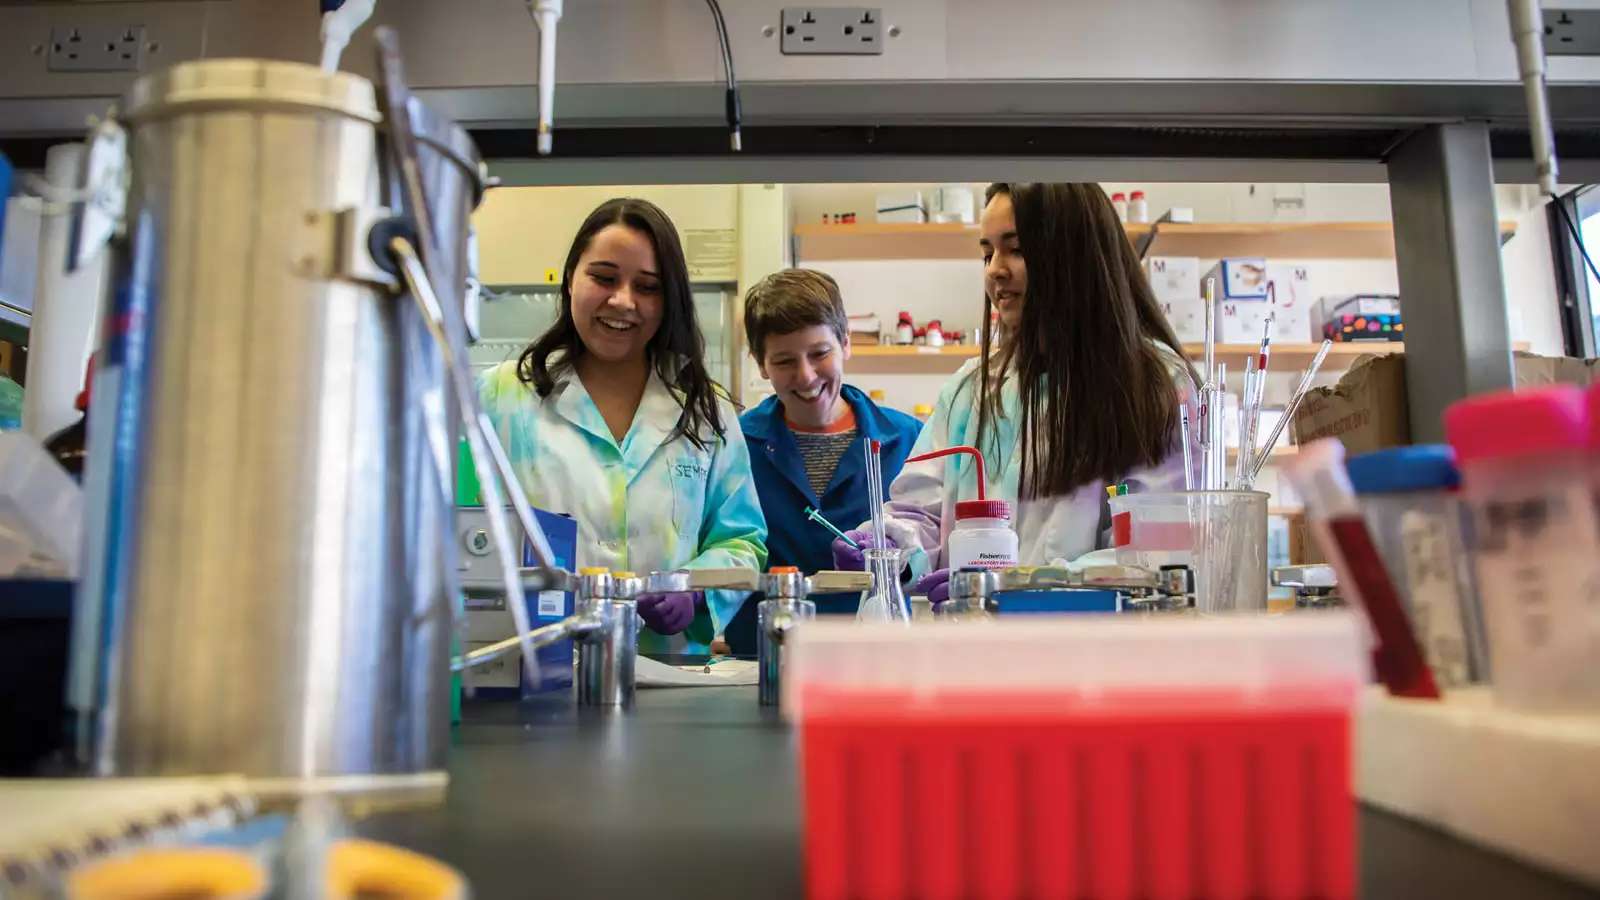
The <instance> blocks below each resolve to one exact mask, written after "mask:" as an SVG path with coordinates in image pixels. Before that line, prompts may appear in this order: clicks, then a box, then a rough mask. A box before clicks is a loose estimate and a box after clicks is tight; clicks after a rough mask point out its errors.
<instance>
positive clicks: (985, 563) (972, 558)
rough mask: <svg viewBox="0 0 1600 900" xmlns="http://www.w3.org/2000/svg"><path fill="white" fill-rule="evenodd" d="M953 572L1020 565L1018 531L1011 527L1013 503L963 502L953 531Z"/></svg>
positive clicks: (951, 550)
mask: <svg viewBox="0 0 1600 900" xmlns="http://www.w3.org/2000/svg"><path fill="white" fill-rule="evenodd" d="M949 547H950V550H949V566H950V569H951V570H952V571H955V570H958V569H963V568H966V567H967V566H976V567H977V568H980V569H1010V568H1013V567H1015V566H1016V565H1017V532H1016V529H1014V528H1012V527H1011V504H1009V503H1007V502H1006V501H1004V500H962V501H960V502H958V503H957V504H956V523H955V527H954V528H951V529H950V544H949Z"/></svg>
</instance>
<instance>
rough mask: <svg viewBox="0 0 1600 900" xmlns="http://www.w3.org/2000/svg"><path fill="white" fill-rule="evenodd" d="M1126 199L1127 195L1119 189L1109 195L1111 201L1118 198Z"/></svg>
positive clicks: (1114, 201) (1115, 200)
mask: <svg viewBox="0 0 1600 900" xmlns="http://www.w3.org/2000/svg"><path fill="white" fill-rule="evenodd" d="M1127 199H1128V195H1127V194H1124V193H1122V192H1121V191H1118V192H1117V193H1115V194H1112V195H1111V202H1112V203H1116V202H1117V201H1118V200H1127Z"/></svg>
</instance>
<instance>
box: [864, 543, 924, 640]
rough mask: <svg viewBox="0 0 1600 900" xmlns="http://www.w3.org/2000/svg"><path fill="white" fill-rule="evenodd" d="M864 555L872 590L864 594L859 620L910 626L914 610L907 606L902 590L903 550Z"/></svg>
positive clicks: (874, 552) (875, 549) (868, 552)
mask: <svg viewBox="0 0 1600 900" xmlns="http://www.w3.org/2000/svg"><path fill="white" fill-rule="evenodd" d="M865 555H866V557H867V571H868V572H871V573H872V587H870V588H868V589H867V590H866V591H864V592H862V594H861V606H860V607H859V608H857V610H856V621H857V622H904V623H906V624H910V623H911V609H910V607H909V606H907V605H906V594H905V591H903V590H901V589H900V550H898V549H896V548H893V547H890V548H887V549H883V550H879V549H877V548H869V549H868V550H866V551H865Z"/></svg>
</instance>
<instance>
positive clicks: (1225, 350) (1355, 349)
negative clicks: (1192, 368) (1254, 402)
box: [1183, 341, 1406, 372]
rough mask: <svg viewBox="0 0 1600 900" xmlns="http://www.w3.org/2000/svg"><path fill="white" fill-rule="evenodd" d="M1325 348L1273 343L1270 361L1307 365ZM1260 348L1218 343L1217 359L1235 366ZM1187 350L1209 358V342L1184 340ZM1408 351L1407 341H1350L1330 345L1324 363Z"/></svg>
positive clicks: (1197, 358)
mask: <svg viewBox="0 0 1600 900" xmlns="http://www.w3.org/2000/svg"><path fill="white" fill-rule="evenodd" d="M1321 348H1322V344H1321V343H1316V344H1279V343H1274V344H1273V345H1272V358H1271V359H1270V360H1269V361H1268V362H1267V365H1268V367H1270V368H1271V370H1272V371H1274V372H1278V371H1281V367H1283V366H1290V365H1293V366H1295V367H1298V368H1305V366H1306V365H1308V364H1309V363H1310V362H1311V359H1312V357H1314V356H1316V355H1317V351H1318V350H1319V349H1321ZM1260 350H1261V347H1260V346H1258V345H1256V344H1218V345H1217V359H1221V360H1226V361H1228V363H1229V364H1230V365H1229V368H1232V365H1231V364H1232V363H1233V361H1234V360H1244V359H1245V358H1247V357H1251V356H1255V355H1256V354H1257V353H1258V352H1260ZM1183 352H1184V353H1187V354H1188V355H1189V359H1190V360H1191V361H1194V362H1203V361H1204V360H1205V353H1206V345H1205V344H1184V345H1183ZM1404 352H1406V345H1405V344H1404V343H1402V342H1401V341H1350V342H1348V343H1339V344H1334V345H1333V346H1332V347H1330V348H1329V349H1328V361H1327V362H1325V363H1324V366H1326V367H1327V368H1328V369H1337V368H1339V367H1340V363H1339V361H1338V357H1354V356H1365V355H1368V354H1370V355H1373V356H1382V355H1386V354H1391V353H1404ZM1239 371H1241V372H1242V371H1244V370H1243V369H1240V370H1239Z"/></svg>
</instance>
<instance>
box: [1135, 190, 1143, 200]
mask: <svg viewBox="0 0 1600 900" xmlns="http://www.w3.org/2000/svg"><path fill="white" fill-rule="evenodd" d="M1133 199H1135V200H1143V199H1144V191H1134V192H1133Z"/></svg>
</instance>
